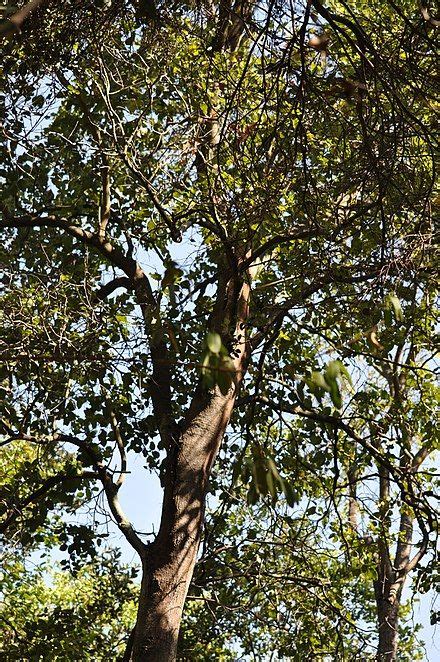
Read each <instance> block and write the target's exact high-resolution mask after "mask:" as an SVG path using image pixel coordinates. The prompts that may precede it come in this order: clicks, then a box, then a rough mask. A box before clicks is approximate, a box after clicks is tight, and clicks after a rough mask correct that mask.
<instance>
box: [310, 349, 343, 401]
mask: <svg viewBox="0 0 440 662" xmlns="http://www.w3.org/2000/svg"><path fill="white" fill-rule="evenodd" d="M343 380H345V381H347V382H348V383H349V384H350V385H351V377H350V374H349V372H348V370H347V368H346V367H345V366H344V364H343V363H342V361H339V360H337V361H330V363H328V364H327V366H326V368H325V370H324V372H323V373H322V372H317V371H314V372H312V374H311V376H310V377H309V378H308V379H306V380H305V381H306V383H307V385H308V386H309V388H310V390H311V391H312V393H313V394H314V395H316V396H317V397H318V398H319V397H321V395H322V391H326V392H327V393H329V394H330V397H331V399H332V402H333V404H334V406H335V407H336V408H337V409H340V408H341V407H342V395H341V388H340V383H341V382H342V381H343Z"/></svg>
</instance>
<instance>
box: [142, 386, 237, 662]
mask: <svg viewBox="0 0 440 662" xmlns="http://www.w3.org/2000/svg"><path fill="white" fill-rule="evenodd" d="M234 399H235V389H234V388H231V390H230V392H229V393H228V394H227V395H226V396H224V395H222V394H221V393H220V391H219V390H218V389H216V390H215V392H214V393H209V394H204V393H202V392H201V390H200V393H199V397H198V398H196V399H195V402H196V403H197V404H193V406H192V408H191V409H190V411H189V413H188V416H187V420H186V421H185V422H184V424H183V425H182V428H183V430H182V432H181V434H180V437H179V438H178V440H177V441H176V444H175V448H174V449H173V450H172V451H171V452H170V455H169V458H168V462H169V464H168V467H167V470H166V479H165V481H166V482H165V486H164V502H163V507H162V519H161V525H160V529H159V532H158V535H157V537H156V539H155V541H154V542H153V543H152V544H151V545H149V546H148V547H147V550H146V553H145V556H144V558H143V563H142V565H143V577H142V584H141V592H140V598H139V606H138V615H137V621H136V626H135V635H134V642H133V649H132V653H131V658H130V659H131V660H132V661H133V662H141V661H142V662H146V661H148V660H154V661H155V662H171V661H172V660H175V659H176V654H177V640H178V635H179V627H180V621H181V616H182V610H183V605H184V602H185V598H186V595H187V591H188V586H189V583H190V581H191V578H192V574H193V570H194V565H195V562H196V558H197V552H198V549H199V544H200V538H201V534H202V526H203V518H204V508H205V498H206V492H207V482H208V476H209V471H210V469H211V466H212V463H213V461H214V459H215V456H216V454H217V452H218V449H219V447H220V444H221V441H222V439H223V435H224V432H225V429H226V426H227V424H228V422H229V419H230V416H231V413H232V408H233V404H234Z"/></svg>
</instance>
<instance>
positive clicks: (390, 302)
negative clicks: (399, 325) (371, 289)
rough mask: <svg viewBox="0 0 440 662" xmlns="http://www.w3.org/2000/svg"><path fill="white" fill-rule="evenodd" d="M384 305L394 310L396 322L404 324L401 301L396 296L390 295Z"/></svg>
mask: <svg viewBox="0 0 440 662" xmlns="http://www.w3.org/2000/svg"><path fill="white" fill-rule="evenodd" d="M384 303H385V305H386V306H387V307H388V308H392V310H393V312H394V317H395V318H396V321H397V322H403V311H402V306H401V304H400V299H399V298H398V297H397V296H396V295H395V294H388V295H387V296H386V297H385V301H384Z"/></svg>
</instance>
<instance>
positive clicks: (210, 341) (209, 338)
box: [206, 331, 222, 354]
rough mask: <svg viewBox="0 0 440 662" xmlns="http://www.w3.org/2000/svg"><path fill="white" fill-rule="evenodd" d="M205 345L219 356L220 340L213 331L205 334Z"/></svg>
mask: <svg viewBox="0 0 440 662" xmlns="http://www.w3.org/2000/svg"><path fill="white" fill-rule="evenodd" d="M206 345H207V347H208V349H209V350H210V351H211V352H213V353H214V354H219V353H220V350H221V348H222V339H221V337H220V335H219V334H218V333H215V332H214V331H209V332H208V333H207V334H206Z"/></svg>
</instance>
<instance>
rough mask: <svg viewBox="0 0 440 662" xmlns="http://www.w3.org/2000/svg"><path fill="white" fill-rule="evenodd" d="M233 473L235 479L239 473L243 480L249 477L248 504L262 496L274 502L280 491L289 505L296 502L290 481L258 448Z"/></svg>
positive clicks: (253, 503)
mask: <svg viewBox="0 0 440 662" xmlns="http://www.w3.org/2000/svg"><path fill="white" fill-rule="evenodd" d="M234 473H235V479H237V478H238V475H240V474H241V477H242V480H243V481H244V482H247V481H248V480H249V479H250V485H249V489H248V493H247V503H248V504H249V505H250V506H253V505H255V504H256V503H257V502H258V500H259V499H260V497H262V496H270V497H271V498H272V501H273V503H275V502H276V501H277V500H278V495H279V494H280V493H281V494H282V495H284V498H285V499H286V501H287V503H288V505H289V506H293V505H294V504H295V502H296V495H295V492H294V490H293V488H292V486H291V485H290V483H289V482H288V481H286V480H285V479H284V478H282V477H281V475H280V473H279V471H278V469H277V466H276V464H275V462H274V460H273V459H272V458H271V457H270V456H266V455H264V454H263V453H262V452H261V451H260V450H254V452H253V457H252V458H246V460H245V461H244V462H243V464H242V466H241V467H238V471H237V470H235V471H234Z"/></svg>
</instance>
